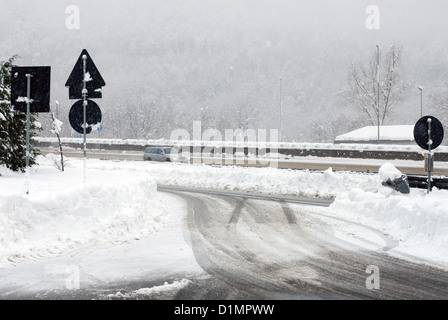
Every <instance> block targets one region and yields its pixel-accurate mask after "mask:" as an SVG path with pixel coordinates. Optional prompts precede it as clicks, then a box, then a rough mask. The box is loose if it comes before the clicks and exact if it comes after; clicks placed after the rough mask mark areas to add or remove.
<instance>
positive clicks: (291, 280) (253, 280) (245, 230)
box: [178, 193, 448, 299]
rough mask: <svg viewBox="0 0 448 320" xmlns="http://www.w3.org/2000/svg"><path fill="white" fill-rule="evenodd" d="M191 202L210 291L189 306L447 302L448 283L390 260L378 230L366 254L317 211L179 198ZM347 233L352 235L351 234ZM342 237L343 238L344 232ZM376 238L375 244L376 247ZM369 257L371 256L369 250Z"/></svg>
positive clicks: (342, 225)
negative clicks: (372, 286) (372, 282)
mask: <svg viewBox="0 0 448 320" xmlns="http://www.w3.org/2000/svg"><path fill="white" fill-rule="evenodd" d="M178 194H179V196H180V197H182V198H184V199H185V200H186V201H187V202H188V207H189V214H188V228H189V232H190V236H191V245H192V248H193V250H194V254H195V257H196V260H197V262H198V263H199V265H200V266H201V267H202V268H203V269H204V270H205V271H206V272H207V273H208V274H209V275H210V276H211V279H210V280H209V281H208V284H203V285H199V284H195V285H193V286H191V288H190V286H187V287H185V288H184V289H183V290H182V291H180V292H179V295H178V297H179V298H183V299H188V298H190V299H191V298H193V299H204V298H209V297H214V298H217V299H446V298H448V291H447V288H448V278H447V273H446V271H441V270H438V269H435V268H432V267H428V266H426V265H422V264H414V263H410V262H408V261H405V260H400V259H397V258H391V257H390V256H389V255H388V254H387V252H388V251H389V250H391V249H393V248H394V247H395V246H397V244H398V243H397V241H396V240H394V239H391V238H389V237H387V236H385V235H383V233H382V232H380V231H376V230H374V229H371V228H368V227H365V226H361V225H359V226H357V227H358V228H362V229H365V230H363V231H362V232H359V234H363V235H366V234H367V235H369V234H370V236H368V237H365V238H359V239H358V240H359V241H360V242H364V245H363V246H362V247H357V246H355V245H353V243H348V242H344V241H342V240H341V237H340V236H339V237H335V234H334V233H335V227H336V226H337V228H338V229H339V230H346V231H347V230H352V231H353V223H348V222H344V221H343V220H340V219H328V218H325V217H324V216H322V215H321V212H320V211H319V208H312V207H309V206H304V205H300V204H292V203H288V202H286V201H282V202H271V201H264V200H258V199H255V200H254V199H251V198H250V197H249V198H247V197H241V196H239V197H238V196H210V195H204V194H203V195H199V194H189V193H178ZM352 231H347V232H352ZM338 232H340V231H338ZM372 238H374V239H375V238H376V239H375V240H372ZM367 244H368V245H369V246H370V247H371V250H366V249H365V248H366V245H367ZM370 265H376V266H378V268H379V269H380V270H382V277H381V290H369V289H367V288H366V279H367V277H368V274H366V268H367V267H368V266H370Z"/></svg>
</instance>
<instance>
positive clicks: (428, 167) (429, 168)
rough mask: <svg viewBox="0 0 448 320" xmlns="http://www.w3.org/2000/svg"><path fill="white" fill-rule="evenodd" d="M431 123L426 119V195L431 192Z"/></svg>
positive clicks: (429, 119)
mask: <svg viewBox="0 0 448 320" xmlns="http://www.w3.org/2000/svg"><path fill="white" fill-rule="evenodd" d="M431 122H432V119H431V118H428V120H427V123H428V159H427V161H428V162H427V165H426V170H427V171H428V193H430V192H431V190H432V187H431V171H432V152H431V146H432V139H431Z"/></svg>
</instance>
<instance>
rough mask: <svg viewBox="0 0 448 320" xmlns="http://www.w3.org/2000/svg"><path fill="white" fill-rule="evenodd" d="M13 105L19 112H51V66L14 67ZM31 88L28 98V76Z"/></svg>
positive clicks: (12, 81) (12, 79) (12, 78)
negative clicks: (28, 104) (28, 110)
mask: <svg viewBox="0 0 448 320" xmlns="http://www.w3.org/2000/svg"><path fill="white" fill-rule="evenodd" d="M11 71H12V77H11V106H12V107H13V109H14V110H15V111H17V112H27V101H29V102H30V112H31V113H37V112H50V76H51V67H12V69H11ZM27 75H30V88H29V100H28V77H27Z"/></svg>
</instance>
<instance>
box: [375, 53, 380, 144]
mask: <svg viewBox="0 0 448 320" xmlns="http://www.w3.org/2000/svg"><path fill="white" fill-rule="evenodd" d="M376 51H377V60H378V61H377V71H376V75H377V77H378V88H377V91H378V92H377V98H376V99H377V101H376V107H377V109H378V110H377V111H378V143H380V140H381V135H380V46H379V45H376Z"/></svg>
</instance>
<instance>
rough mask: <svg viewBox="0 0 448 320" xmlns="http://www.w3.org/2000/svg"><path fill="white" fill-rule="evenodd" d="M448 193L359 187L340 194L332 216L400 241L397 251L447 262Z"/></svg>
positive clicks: (435, 190)
mask: <svg viewBox="0 0 448 320" xmlns="http://www.w3.org/2000/svg"><path fill="white" fill-rule="evenodd" d="M447 199H448V191H446V190H438V189H434V191H433V192H431V193H430V194H427V192H426V190H421V189H411V193H410V194H406V195H405V194H401V193H399V192H397V191H394V190H391V189H389V188H379V189H378V191H377V192H369V191H366V190H362V189H359V188H355V189H353V190H350V191H348V192H346V193H344V194H341V195H339V196H338V197H337V198H336V200H335V202H334V203H333V204H332V205H331V207H330V210H331V211H332V212H333V215H335V216H338V217H343V218H345V219H349V220H351V221H356V222H359V223H362V224H364V225H368V226H371V227H373V228H377V229H379V230H383V231H384V232H385V233H386V234H388V235H391V236H392V237H394V238H395V239H396V240H398V241H400V251H403V252H407V253H409V254H412V255H415V256H419V257H425V258H426V259H431V260H433V261H437V262H440V263H443V264H447V263H448V200H447Z"/></svg>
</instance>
